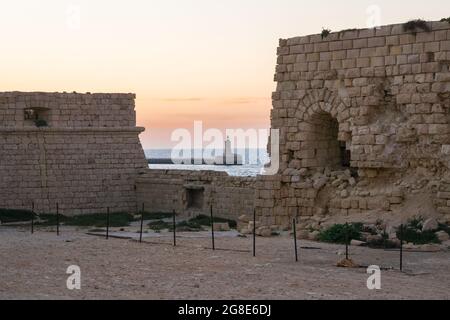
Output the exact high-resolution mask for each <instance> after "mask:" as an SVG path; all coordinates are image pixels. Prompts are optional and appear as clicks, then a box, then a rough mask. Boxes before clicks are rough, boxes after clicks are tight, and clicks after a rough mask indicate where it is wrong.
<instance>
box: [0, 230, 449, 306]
mask: <svg viewBox="0 0 450 320" xmlns="http://www.w3.org/2000/svg"><path fill="white" fill-rule="evenodd" d="M49 231H50V230H38V231H37V232H36V233H35V234H34V235H31V234H30V233H29V230H28V229H25V228H11V227H0V299H202V300H207V299H449V298H450V252H448V251H447V252H439V253H418V252H406V253H405V258H404V259H405V262H404V263H405V272H403V273H402V272H399V271H398V270H387V271H382V275H381V276H382V278H381V282H382V289H381V290H374V291H371V290H368V289H367V286H366V283H367V278H368V277H369V275H368V274H367V273H366V269H364V268H360V269H342V268H337V267H336V266H335V265H336V263H337V262H338V261H339V260H342V259H343V258H344V256H343V255H342V254H343V252H344V248H343V247H342V246H337V245H329V244H323V243H313V242H304V241H302V242H300V243H299V246H300V247H302V248H300V252H299V255H300V262H298V263H296V262H295V260H294V250H293V240H292V239H291V238H289V237H288V236H282V237H277V238H257V257H256V258H253V256H252V253H251V248H252V239H251V237H249V238H239V237H234V236H233V237H230V236H225V235H222V234H218V238H217V239H216V246H217V248H219V249H229V250H230V249H231V251H224V250H216V251H212V250H211V249H210V247H211V241H210V238H209V237H208V233H201V234H197V235H195V238H192V235H191V234H180V235H179V237H178V246H177V247H176V248H174V247H173V246H172V245H171V244H172V235H171V234H163V235H161V236H157V237H156V236H155V237H149V238H145V239H144V243H142V244H140V243H138V242H136V241H134V240H127V239H110V240H106V239H104V238H102V237H96V236H91V235H87V234H86V232H87V230H86V229H75V228H67V227H64V228H63V230H62V234H61V235H60V236H59V237H57V236H56V234H55V233H53V232H49ZM305 247H307V248H305ZM350 253H351V258H352V259H353V260H354V261H355V262H356V263H358V264H360V265H366V266H368V265H379V266H381V267H383V268H395V269H398V264H399V253H398V252H397V251H384V250H372V249H368V248H361V247H351V248H350ZM71 265H78V266H79V267H80V269H81V290H73V291H71V290H68V289H67V287H66V280H67V277H68V276H69V275H68V274H66V270H67V268H68V267H69V266H71Z"/></svg>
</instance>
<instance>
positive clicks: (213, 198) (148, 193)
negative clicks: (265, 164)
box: [137, 170, 256, 220]
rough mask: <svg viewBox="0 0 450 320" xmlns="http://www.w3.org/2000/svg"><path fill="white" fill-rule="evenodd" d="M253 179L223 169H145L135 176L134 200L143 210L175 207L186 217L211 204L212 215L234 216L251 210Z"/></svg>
mask: <svg viewBox="0 0 450 320" xmlns="http://www.w3.org/2000/svg"><path fill="white" fill-rule="evenodd" d="M255 180H256V178H243V177H231V176H229V175H228V174H227V173H225V172H214V171H180V170H148V171H147V173H146V174H145V175H142V176H140V177H139V179H138V180H137V198H138V200H137V201H138V204H139V206H141V204H142V203H144V205H145V211H147V212H152V213H171V212H172V211H173V210H175V211H176V212H177V214H182V215H185V216H188V217H195V216H197V215H200V214H203V215H207V216H209V215H210V206H211V205H212V206H213V212H214V215H215V216H217V217H222V218H229V219H234V220H237V219H238V217H239V216H241V215H244V214H245V215H252V214H253V208H254V197H255V188H254V184H255ZM192 198H196V199H192Z"/></svg>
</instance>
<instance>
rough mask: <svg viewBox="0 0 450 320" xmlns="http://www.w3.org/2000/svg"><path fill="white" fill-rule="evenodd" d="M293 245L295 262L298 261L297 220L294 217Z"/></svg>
mask: <svg viewBox="0 0 450 320" xmlns="http://www.w3.org/2000/svg"><path fill="white" fill-rule="evenodd" d="M293 223H294V247H295V262H298V247H297V221H296V219H295V218H294V220H293Z"/></svg>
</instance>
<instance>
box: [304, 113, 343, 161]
mask: <svg viewBox="0 0 450 320" xmlns="http://www.w3.org/2000/svg"><path fill="white" fill-rule="evenodd" d="M300 127H301V130H302V131H303V134H302V137H303V141H302V148H301V151H300V152H299V158H300V159H301V162H302V167H306V168H308V167H331V168H342V167H345V168H350V163H351V154H350V150H349V149H348V146H347V143H346V142H345V141H339V122H338V121H337V120H336V119H335V118H333V117H332V116H331V115H330V114H329V113H327V112H320V113H315V114H313V115H312V116H311V117H309V119H308V120H306V121H305V122H303V123H301V124H300Z"/></svg>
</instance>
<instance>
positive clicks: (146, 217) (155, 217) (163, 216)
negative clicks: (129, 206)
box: [136, 212, 173, 220]
mask: <svg viewBox="0 0 450 320" xmlns="http://www.w3.org/2000/svg"><path fill="white" fill-rule="evenodd" d="M137 215H138V216H140V215H141V213H138V214H137ZM172 217H173V213H164V212H157V213H150V212H144V220H163V219H169V218H172ZM140 219H141V218H140V217H139V218H137V219H136V220H140Z"/></svg>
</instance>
